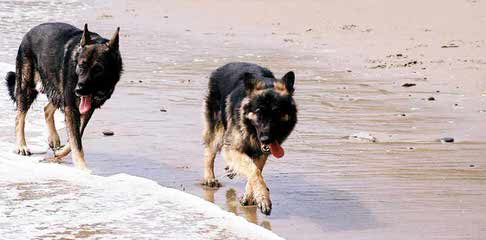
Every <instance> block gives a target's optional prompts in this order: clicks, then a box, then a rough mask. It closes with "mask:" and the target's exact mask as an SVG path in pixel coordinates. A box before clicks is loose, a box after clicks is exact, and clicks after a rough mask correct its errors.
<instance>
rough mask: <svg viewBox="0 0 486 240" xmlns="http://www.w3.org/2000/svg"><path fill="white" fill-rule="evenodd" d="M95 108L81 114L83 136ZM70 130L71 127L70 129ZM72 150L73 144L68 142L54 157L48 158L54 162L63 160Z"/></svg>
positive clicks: (81, 132)
mask: <svg viewBox="0 0 486 240" xmlns="http://www.w3.org/2000/svg"><path fill="white" fill-rule="evenodd" d="M93 112H94V109H91V110H90V111H89V112H87V113H85V114H83V115H81V127H80V130H79V132H80V134H81V138H82V137H83V134H84V130H85V129H86V125H88V122H89V120H90V119H91V116H93ZM66 122H67V121H66ZM68 131H69V129H68ZM70 152H71V145H70V144H69V143H68V144H66V146H64V147H63V148H61V149H60V150H57V151H55V152H54V157H53V158H51V159H48V160H49V161H53V162H61V161H62V158H64V157H66V156H67V155H68V154H69V153H70Z"/></svg>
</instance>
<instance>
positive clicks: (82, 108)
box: [79, 95, 91, 114]
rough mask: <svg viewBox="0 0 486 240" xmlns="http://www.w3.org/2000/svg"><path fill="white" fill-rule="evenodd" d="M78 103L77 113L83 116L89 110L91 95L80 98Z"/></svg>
mask: <svg viewBox="0 0 486 240" xmlns="http://www.w3.org/2000/svg"><path fill="white" fill-rule="evenodd" d="M80 98H81V101H80V102H79V113H81V114H85V113H87V112H89V110H91V95H88V96H81V97H80Z"/></svg>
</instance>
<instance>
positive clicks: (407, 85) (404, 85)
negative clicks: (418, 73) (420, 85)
mask: <svg viewBox="0 0 486 240" xmlns="http://www.w3.org/2000/svg"><path fill="white" fill-rule="evenodd" d="M413 86H417V84H415V83H404V84H402V87H413Z"/></svg>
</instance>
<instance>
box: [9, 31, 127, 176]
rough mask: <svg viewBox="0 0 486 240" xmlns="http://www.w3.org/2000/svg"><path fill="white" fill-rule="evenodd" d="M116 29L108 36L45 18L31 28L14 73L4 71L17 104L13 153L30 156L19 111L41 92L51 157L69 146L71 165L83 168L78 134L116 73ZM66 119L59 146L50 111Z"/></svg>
mask: <svg viewBox="0 0 486 240" xmlns="http://www.w3.org/2000/svg"><path fill="white" fill-rule="evenodd" d="M118 32H119V29H118V30H117V31H116V32H115V34H114V35H113V37H112V38H111V40H108V39H105V38H102V37H101V36H99V35H98V34H96V33H93V32H89V31H88V26H87V25H85V26H84V31H83V30H80V29H78V28H76V27H74V26H71V25H68V24H65V23H46V24H41V25H39V26H36V27H34V28H32V29H31V30H30V31H29V32H28V33H27V34H26V35H25V36H24V38H23V40H22V43H21V44H20V47H19V51H18V54H17V62H16V72H15V73H14V72H9V73H8V74H7V78H6V79H7V86H8V90H9V93H10V96H11V98H12V100H13V101H15V103H16V106H17V117H16V121H15V131H16V137H17V153H18V154H21V155H30V154H31V152H30V150H29V149H28V148H27V144H26V141H25V134H24V128H25V116H26V114H27V111H28V110H29V108H30V105H31V104H32V102H33V101H34V100H35V98H36V97H37V94H38V93H45V94H46V95H47V98H48V99H49V103H48V104H47V105H46V106H45V107H44V115H45V119H46V124H47V127H48V129H49V146H50V147H51V148H52V149H53V150H54V155H55V158H56V159H61V158H62V157H64V156H66V155H67V154H69V152H70V151H71V149H72V151H73V160H74V163H75V165H76V166H77V167H78V168H80V169H83V170H87V168H86V163H85V160H84V153H83V147H82V143H81V136H82V135H83V132H84V129H85V127H86V125H87V124H88V121H89V119H90V118H91V116H92V114H93V112H94V110H95V109H96V108H99V107H100V106H101V105H103V104H104V103H105V101H106V100H108V99H109V98H110V97H111V95H112V93H113V91H114V89H115V85H116V83H117V82H118V80H119V79H120V75H121V72H122V60H121V56H120V52H119V50H118V41H119V36H118ZM57 109H61V111H63V112H64V114H65V118H66V127H67V131H68V136H69V144H68V145H67V146H65V147H64V148H61V143H60V140H59V135H58V133H57V131H56V128H55V126H54V112H55V111H56V110H57Z"/></svg>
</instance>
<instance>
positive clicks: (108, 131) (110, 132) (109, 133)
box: [103, 130, 115, 136]
mask: <svg viewBox="0 0 486 240" xmlns="http://www.w3.org/2000/svg"><path fill="white" fill-rule="evenodd" d="M103 135H105V136H113V135H115V133H114V132H113V131H110V130H104V131H103Z"/></svg>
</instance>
